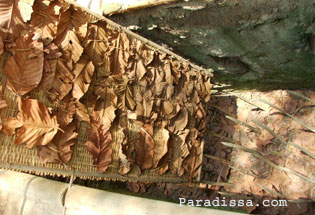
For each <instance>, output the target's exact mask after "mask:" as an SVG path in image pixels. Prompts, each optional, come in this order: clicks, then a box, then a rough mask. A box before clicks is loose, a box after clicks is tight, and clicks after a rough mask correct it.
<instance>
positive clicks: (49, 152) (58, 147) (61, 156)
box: [38, 123, 78, 163]
mask: <svg viewBox="0 0 315 215" xmlns="http://www.w3.org/2000/svg"><path fill="white" fill-rule="evenodd" d="M61 129H63V130H64V132H61V131H58V133H57V134H56V136H55V137H54V139H53V140H52V142H51V143H49V144H48V145H45V146H39V147H38V156H39V158H40V161H41V162H42V163H51V162H53V163H67V162H68V161H70V159H71V157H72V149H71V146H73V145H74V144H75V140H76V138H77V136H78V133H76V132H75V130H76V126H75V124H74V123H71V124H69V125H68V126H66V127H64V128H62V127H61Z"/></svg>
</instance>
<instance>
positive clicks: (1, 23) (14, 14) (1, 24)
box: [0, 0, 34, 38]
mask: <svg viewBox="0 0 315 215" xmlns="http://www.w3.org/2000/svg"><path fill="white" fill-rule="evenodd" d="M33 3H34V0H2V1H1V3H0V29H1V28H2V29H4V30H5V31H7V32H9V33H10V36H11V37H12V38H15V37H16V36H18V35H19V34H20V33H21V31H22V30H23V29H24V27H25V23H26V22H27V21H29V20H30V18H31V14H32V12H33V10H32V5H33Z"/></svg>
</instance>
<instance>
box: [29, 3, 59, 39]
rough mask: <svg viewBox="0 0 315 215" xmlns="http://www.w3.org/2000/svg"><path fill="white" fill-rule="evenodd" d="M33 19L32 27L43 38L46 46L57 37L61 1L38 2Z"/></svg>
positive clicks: (35, 5)
mask: <svg viewBox="0 0 315 215" xmlns="http://www.w3.org/2000/svg"><path fill="white" fill-rule="evenodd" d="M33 8H34V12H33V14H32V18H31V27H32V28H33V29H34V30H35V31H36V32H37V33H38V34H39V35H40V36H41V38H42V40H43V42H44V43H45V45H47V44H49V43H50V42H52V40H53V39H55V37H56V35H57V25H58V22H59V14H60V9H61V5H60V3H59V1H54V2H51V1H36V2H35V4H34V7H33Z"/></svg>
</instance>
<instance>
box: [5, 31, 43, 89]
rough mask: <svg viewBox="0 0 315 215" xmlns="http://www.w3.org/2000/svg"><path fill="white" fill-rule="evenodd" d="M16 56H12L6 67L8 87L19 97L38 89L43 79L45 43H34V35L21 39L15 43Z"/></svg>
mask: <svg viewBox="0 0 315 215" xmlns="http://www.w3.org/2000/svg"><path fill="white" fill-rule="evenodd" d="M15 44H16V47H15V49H14V50H15V56H11V57H10V58H9V60H8V61H7V63H6V64H5V67H4V74H5V75H6V76H7V87H8V88H9V89H10V90H11V91H12V92H14V93H16V94H18V95H24V94H26V93H28V92H29V91H31V90H32V89H34V88H35V87H37V85H38V84H39V82H40V81H41V79H42V70H43V62H44V55H43V43H42V42H39V41H36V40H35V41H33V40H32V35H28V36H22V37H19V38H18V39H17V40H16V41H15Z"/></svg>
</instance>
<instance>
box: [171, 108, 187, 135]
mask: <svg viewBox="0 0 315 215" xmlns="http://www.w3.org/2000/svg"><path fill="white" fill-rule="evenodd" d="M187 123H188V111H187V110H186V108H185V107H182V108H181V109H180V111H179V112H178V113H177V115H176V116H175V117H174V118H172V119H171V122H170V124H169V126H168V129H169V130H170V131H172V132H175V133H176V132H177V131H182V130H184V129H185V128H186V126H187Z"/></svg>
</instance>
